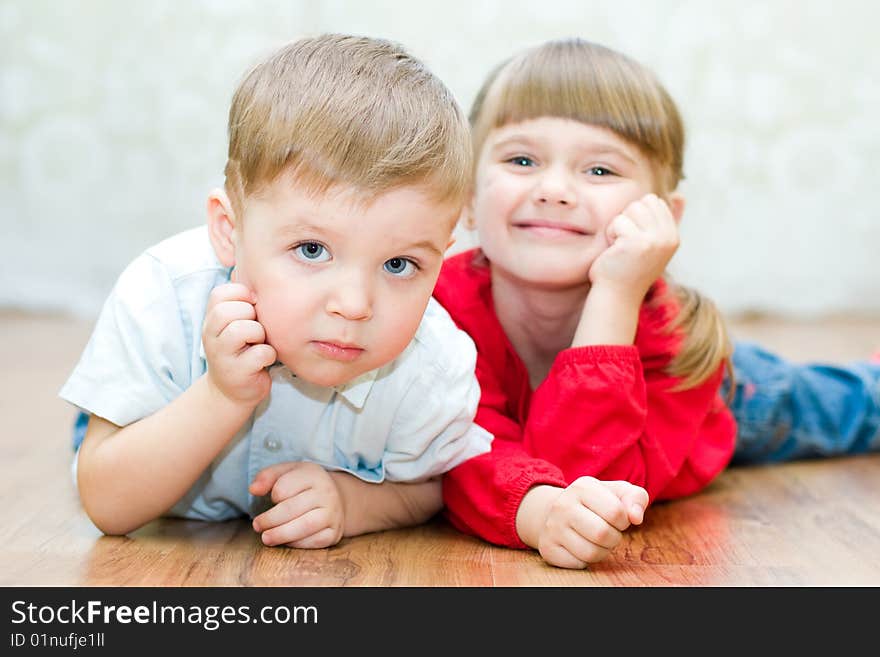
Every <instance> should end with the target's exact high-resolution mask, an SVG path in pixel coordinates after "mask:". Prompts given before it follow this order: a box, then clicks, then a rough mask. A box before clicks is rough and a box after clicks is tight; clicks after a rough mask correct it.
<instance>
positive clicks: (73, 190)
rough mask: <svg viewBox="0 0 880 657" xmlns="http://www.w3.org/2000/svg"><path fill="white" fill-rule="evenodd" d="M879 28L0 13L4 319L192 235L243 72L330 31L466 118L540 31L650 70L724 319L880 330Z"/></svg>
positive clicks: (73, 294) (688, 265)
mask: <svg viewBox="0 0 880 657" xmlns="http://www.w3.org/2000/svg"><path fill="white" fill-rule="evenodd" d="M878 25H880V4H878V3H875V2H872V1H870V0H864V1H859V0H835V2H828V1H827V0H797V1H796V0H763V1H760V0H741V1H734V0H722V1H712V2H708V1H705V0H668V1H663V2H660V1H658V2H648V1H641V2H640V1H637V0H615V1H614V2H608V1H607V0H605V1H603V2H597V1H593V0H571V1H563V0H541V1H540V2H535V1H534V0H530V1H528V2H519V1H514V0H442V1H437V0H432V1H429V2H391V1H385V2H369V1H366V2H358V1H356V0H336V1H330V2H320V3H319V2H305V1H303V0H300V1H291V0H264V1H262V2H253V1H250V2H248V1H245V0H210V1H209V0H203V1H201V2H196V1H192V0H163V1H151V2H147V1H143V2H135V1H122V0H120V1H113V0H82V1H78V2H75V1H73V0H68V1H63V0H57V1H52V0H0V307H4V306H5V307H24V308H33V309H49V310H63V311H69V312H74V313H77V314H79V315H83V316H94V315H95V314H96V313H97V311H98V310H99V308H100V305H101V303H102V301H103V299H104V297H105V296H106V294H107V293H108V292H109V290H110V287H111V286H112V284H113V282H114V280H115V278H116V276H117V275H118V274H119V272H120V271H121V270H122V268H123V267H124V266H125V265H126V263H128V262H129V261H130V260H131V259H132V258H133V257H135V256H136V255H137V254H138V253H140V252H141V251H142V250H143V249H144V248H146V247H148V246H149V245H151V244H153V243H155V242H157V241H159V240H160V239H162V238H164V237H166V236H168V235H170V234H171V233H174V232H176V231H178V230H182V229H185V228H188V227H190V226H193V225H196V224H199V223H201V222H202V221H203V204H204V199H205V196H206V194H207V192H208V191H209V190H210V188H211V187H212V186H214V185H217V184H220V183H221V182H222V169H223V165H224V162H225V148H226V143H225V139H226V133H225V130H226V124H225V122H226V113H227V109H228V103H229V99H230V97H231V94H232V90H233V88H234V86H235V84H236V82H237V81H238V79H239V77H240V76H241V74H242V73H243V71H244V70H245V68H247V67H248V66H249V65H250V64H251V63H252V62H253V61H255V60H256V59H257V58H258V57H260V56H262V55H263V54H265V53H266V52H268V51H269V50H271V49H272V48H274V47H276V46H278V45H280V44H281V43H283V42H285V41H288V40H291V39H294V38H297V37H300V36H306V35H313V34H317V33H320V32H325V31H334V32H352V33H357V34H367V35H372V36H381V37H385V38H389V39H393V40H396V41H399V42H401V43H403V44H404V45H405V46H407V48H408V49H409V50H410V51H411V52H412V53H413V54H415V55H416V56H418V57H420V58H421V59H423V60H424V61H425V62H426V63H427V64H428V65H429V66H430V67H431V68H432V69H433V70H434V71H435V72H436V73H437V74H438V75H440V77H441V78H443V79H444V80H445V81H446V82H447V84H448V85H449V86H450V87H451V88H452V90H453V92H454V93H455V94H456V96H457V97H458V99H459V101H460V102H461V103H462V105H463V106H464V107H465V108H467V107H468V106H469V104H470V102H471V100H472V98H473V95H474V94H475V93H476V90H477V88H478V87H479V85H480V82H481V80H482V78H483V76H484V75H485V74H486V73H487V72H488V71H489V69H490V68H491V67H492V66H494V65H495V64H496V63H497V62H499V61H500V60H501V59H503V58H505V57H507V56H508V55H510V54H512V53H513V52H515V51H518V50H520V49H521V48H523V47H526V46H529V45H533V44H537V43H539V42H541V41H543V40H546V39H549V38H557V37H564V36H581V37H584V38H588V39H591V40H594V41H598V42H600V43H603V44H606V45H609V46H611V47H613V48H616V49H618V50H622V51H624V52H626V53H628V54H630V55H632V56H634V57H636V58H637V59H639V60H641V61H643V62H645V63H648V64H649V65H650V66H651V67H652V68H653V69H654V70H655V71H656V72H657V73H658V75H659V76H660V78H661V80H663V82H664V83H665V84H666V86H667V87H668V89H669V90H670V92H671V93H672V95H673V96H674V97H675V98H676V99H677V101H678V102H679V105H680V107H681V110H682V113H683V115H684V117H685V121H686V122H687V126H688V130H689V139H690V142H689V146H688V150H687V157H686V174H687V180H686V181H685V183H684V187H683V189H684V191H685V192H686V194H687V196H688V199H689V205H688V211H687V213H686V215H685V219H684V222H683V225H682V239H683V242H682V247H681V249H680V251H679V253H678V254H677V255H676V256H675V258H674V260H673V263H672V267H671V269H672V272H673V274H675V275H676V277H677V278H678V279H679V280H682V281H684V282H687V283H689V284H692V285H694V286H696V287H698V288H700V289H701V290H702V291H703V292H706V293H707V294H710V295H711V296H713V297H714V298H715V299H716V301H717V302H718V303H719V305H720V306H721V307H722V309H724V310H726V311H727V312H729V313H732V314H733V313H739V312H742V311H767V312H776V313H779V314H782V315H788V316H797V317H810V316H818V315H823V314H827V313H851V314H863V315H872V316H877V315H880V198H878V194H877V188H878V186H880V185H878V183H880V46H878ZM472 243H473V241H472V240H471V239H470V237H469V236H468V235H466V234H462V236H461V239H460V242H459V246H460V247H464V246H468V245H471V244H472Z"/></svg>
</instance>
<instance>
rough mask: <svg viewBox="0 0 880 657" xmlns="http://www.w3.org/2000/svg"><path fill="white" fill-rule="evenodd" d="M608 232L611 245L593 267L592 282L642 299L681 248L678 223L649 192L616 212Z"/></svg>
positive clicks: (666, 206)
mask: <svg viewBox="0 0 880 657" xmlns="http://www.w3.org/2000/svg"><path fill="white" fill-rule="evenodd" d="M605 234H606V236H607V238H608V244H609V246H608V248H607V249H606V250H605V251H603V252H602V253H601V254H600V255H599V256H598V257H597V258H596V260H595V261H594V262H593V264H592V266H591V267H590V274H589V276H590V283H591V284H592V285H593V286H594V287H595V286H597V285H603V286H604V285H610V286H613V287H615V288H616V289H617V290H619V291H620V292H621V293H622V294H624V295H629V296H633V297H634V298H638V300H639V302H641V300H642V299H643V298H644V296H645V294H647V292H648V289H649V288H650V287H651V285H652V284H653V283H654V281H656V280H657V279H658V278H660V276H662V275H663V271H664V270H665V269H666V265H667V264H668V263H669V261H670V260H671V259H672V256H673V255H674V254H675V251H676V250H677V249H678V244H679V237H678V224H677V223H676V221H675V218H674V217H673V216H672V212H671V211H670V210H669V206H668V205H667V204H666V202H665V201H663V200H662V199H660V198H659V197H658V196H657V195H656V194H647V195H645V196H643V197H642V198H641V199H639V200H637V201H633V202H632V203H630V204H629V205H628V206H627V207H626V209H625V210H624V211H623V212H622V213H621V214H619V215H617V216H616V217H615V218H614V219H613V220H612V221H611V223H609V224H608V226H607V228H606V229H605Z"/></svg>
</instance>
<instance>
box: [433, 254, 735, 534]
mask: <svg viewBox="0 0 880 657" xmlns="http://www.w3.org/2000/svg"><path fill="white" fill-rule="evenodd" d="M477 253H478V251H477V250H472V251H467V252H465V253H460V254H458V255H456V256H453V257H451V258H449V259H447V260H446V262H445V263H444V265H443V269H442V270H441V272H440V278H439V280H438V282H437V286H436V288H435V290H434V296H435V297H436V299H437V300H438V301H439V302H440V303H441V304H442V305H443V306H444V307H445V308H446V309H447V310H448V311H449V313H450V315H452V318H453V319H454V320H455V322H456V323H457V324H458V326H459V327H460V328H461V329H463V330H464V331H466V332H467V333H468V334H469V335H470V336H471V338H472V339H473V340H474V343H475V344H476V346H477V378H478V379H479V382H480V387H481V398H480V405H479V408H478V410H477V416H476V420H475V421H476V422H477V424H479V425H480V426H482V427H484V428H485V429H487V430H488V431H490V432H491V433H492V434H494V436H495V439H494V440H493V441H492V450H491V451H490V452H488V453H486V454H483V455H480V456H477V457H474V458H472V459H469V460H468V461H465V462H464V463H462V464H461V465H459V466H458V467H456V468H454V469H453V470H452V471H451V472H448V473H447V474H446V475H445V476H444V477H443V498H444V502H445V505H446V514H447V516H448V517H449V519H450V521H451V522H452V523H453V525H455V526H456V527H457V528H458V529H460V530H461V531H463V532H466V533H469V534H475V535H477V536H479V537H481V538H483V539H485V540H487V541H490V542H492V543H496V544H499V545H506V546H509V547H519V548H524V547H526V545H525V544H524V543H523V542H522V541H521V540H520V538H519V536H518V534H517V533H516V512H517V509H518V508H519V505H520V502H521V501H522V498H523V496H524V495H525V494H526V492H527V491H528V490H529V489H530V488H531V487H532V486H535V485H538V484H552V485H554V486H560V487H565V486H567V485H568V484H569V483H571V482H572V481H574V480H575V479H577V478H578V477H581V476H584V475H590V476H593V477H597V478H599V479H606V480H611V479H624V480H626V481H630V482H632V483H634V484H638V485H640V486H643V487H644V488H645V489H646V490H647V491H648V495H649V496H650V499H651V501H654V500H658V499H668V498H675V497H681V496H684V495H689V494H691V493H694V492H696V491H698V490H700V489H701V488H703V487H704V486H706V485H707V484H708V483H709V482H710V481H712V479H713V478H714V477H715V476H716V475H717V474H718V473H719V472H721V471H722V470H723V469H724V468H725V467H726V465H727V464H728V462H729V461H730V458H731V456H732V455H733V448H734V439H735V434H736V424H735V421H734V419H733V415H732V414H731V412H730V411H729V409H728V408H727V407H726V406H725V405H724V402H723V400H722V399H721V396H720V395H719V388H720V385H721V379H722V376H723V368H722V367H719V369H718V371H717V373H715V374H714V375H713V376H711V377H710V378H709V379H708V380H706V381H705V382H703V383H702V384H701V385H699V386H697V387H695V388H691V389H688V390H684V391H680V392H672V391H670V387H671V386H673V385H674V384H675V383H676V382H677V379H675V378H673V377H671V376H669V375H668V374H666V372H665V371H664V368H665V367H666V366H667V365H668V363H669V361H670V359H671V358H672V356H673V355H674V354H675V353H676V350H677V349H678V347H679V344H680V342H681V338H680V336H676V335H675V334H671V333H670V332H669V331H668V330H667V329H666V327H667V325H668V322H669V320H670V319H671V318H672V317H674V316H675V313H676V310H677V308H676V306H675V305H674V302H673V300H672V299H671V297H666V296H665V292H666V284H665V283H664V282H663V281H662V280H660V281H658V282H657V283H655V285H654V286H653V287H652V288H651V291H650V292H649V294H648V296H647V298H646V300H645V303H644V304H643V306H642V309H641V312H640V315H639V324H638V330H637V333H636V338H635V344H634V345H593V346H586V347H573V348H570V349H565V350H563V351H561V352H560V353H559V354H558V355H557V356H556V360H555V361H554V362H553V366H552V367H551V369H550V373H549V374H548V375H547V378H546V379H545V380H544V381H543V382H542V383H541V384H540V385H539V386H538V387H537V389H535V390H532V389H531V385H530V383H529V375H528V371H527V370H526V366H525V364H524V363H523V361H522V359H520V357H519V356H518V355H517V353H516V352H515V351H514V349H513V346H512V345H511V344H510V341H509V340H508V338H507V335H506V334H505V333H504V329H503V328H502V327H501V324H500V323H499V322H498V319H497V317H496V316H495V311H494V304H493V302H492V287H491V280H490V272H489V267H488V265H485V264H475V261H474V257H475V255H476V254H477Z"/></svg>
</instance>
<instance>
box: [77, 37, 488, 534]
mask: <svg viewBox="0 0 880 657" xmlns="http://www.w3.org/2000/svg"><path fill="white" fill-rule="evenodd" d="M470 157H471V155H470V142H469V135H468V127H467V123H466V120H465V119H464V117H463V115H462V113H461V111H460V109H459V108H458V106H457V104H456V103H455V101H454V99H453V97H452V95H451V93H450V92H449V91H448V90H447V89H446V87H445V86H444V85H443V84H442V83H441V82H440V81H439V80H438V79H437V78H436V77H435V76H434V75H433V74H431V73H430V72H429V71H427V70H426V69H425V67H424V66H423V65H422V64H421V63H420V62H419V61H417V60H415V59H414V58H412V57H411V56H410V55H408V54H407V53H406V52H404V51H403V50H402V49H401V48H399V47H398V46H396V45H394V44H391V43H389V42H386V41H382V40H377V39H369V38H361V37H353V36H345V35H324V36H320V37H316V38H309V39H303V40H300V41H297V42H294V43H292V44H290V45H288V46H286V47H284V48H282V49H280V50H279V51H277V52H276V53H274V54H273V55H271V56H270V57H269V58H268V59H266V60H265V61H263V62H262V63H260V64H259V65H257V66H256V67H255V68H254V69H252V70H251V71H250V72H249V73H248V75H247V76H246V77H245V78H244V80H243V81H242V82H241V84H240V85H239V87H238V89H237V90H236V92H235V95H234V97H233V101H232V106H231V108H230V113H229V154H228V161H227V164H226V169H225V174H226V181H225V185H224V188H223V189H218V190H214V191H213V192H212V193H211V194H210V195H209V197H208V202H207V214H208V220H207V226H205V227H201V228H196V229H193V230H189V231H186V232H184V233H181V234H179V235H177V236H174V237H171V238H170V239H168V240H165V241H164V242H162V243H160V244H158V245H157V246H155V247H153V248H151V249H149V250H148V251H147V252H146V253H144V254H143V255H141V256H140V257H139V258H137V259H136V260H135V261H134V262H132V263H131V264H130V265H129V267H128V268H127V269H126V270H125V272H124V273H123V274H122V275H121V276H120V278H119V280H118V282H117V284H116V287H115V288H114V290H113V292H112V293H111V295H110V297H109V299H108V300H107V302H106V304H105V306H104V309H103V310H102V313H101V316H100V318H99V319H98V322H97V325H96V328H95V330H94V333H93V335H92V337H91V339H90V340H89V344H88V345H87V347H86V349H85V352H84V354H83V356H82V358H81V360H80V361H79V363H78V365H77V366H76V368H75V370H74V372H73V374H72V375H71V377H70V379H69V380H68V381H67V383H66V384H65V385H64V387H63V388H62V390H61V393H60V394H61V397H62V398H64V399H66V400H67V401H69V402H71V403H72V404H74V405H76V406H78V407H79V408H80V409H82V410H83V411H84V412H85V413H88V414H89V420H88V428H87V430H86V431H85V437H84V440H83V441H82V444H81V446H80V447H79V449H78V453H77V461H76V463H75V467H76V470H75V471H76V478H77V485H78V489H79V493H80V497H81V500H82V503H83V506H84V508H85V510H86V512H87V513H88V514H89V516H90V518H91V519H92V521H93V522H94V523H95V525H96V526H97V527H98V528H99V529H101V530H102V531H104V532H105V533H108V534H124V533H127V532H130V531H132V530H134V529H136V528H138V527H140V526H141V525H143V524H145V523H147V522H149V521H150V520H153V519H155V518H157V517H159V516H161V515H165V514H167V515H173V516H181V517H185V518H200V519H205V520H224V519H227V518H231V517H235V516H240V515H250V516H252V517H254V520H253V526H254V529H255V530H256V531H258V532H260V533H261V535H262V540H263V542H264V543H265V544H267V545H280V544H286V545H291V546H294V547H307V548H317V547H326V546H330V545H334V544H335V543H337V542H338V541H339V540H340V539H341V538H342V537H343V536H352V535H356V534H361V533H365V532H369V531H377V530H381V529H386V528H391V527H396V526H403V525H411V524H418V523H420V522H423V521H425V520H427V519H428V518H429V517H430V516H432V515H433V514H434V513H436V512H437V511H439V509H440V508H441V505H442V501H441V493H440V484H439V475H440V474H442V473H443V472H445V471H447V470H449V469H450V468H451V467H453V466H455V465H457V464H459V463H461V462H462V461H464V460H466V459H467V458H470V457H471V456H474V455H477V454H480V453H484V452H486V451H488V449H489V443H490V441H491V435H490V434H488V433H487V432H486V431H484V430H482V429H481V428H479V427H478V426H476V425H474V424H473V423H472V418H473V415H474V413H475V410H476V405H477V402H478V400H479V387H478V384H477V382H476V379H475V376H474V372H473V370H474V363H475V359H476V354H475V350H474V346H473V343H472V342H471V341H470V339H469V338H468V337H467V336H466V334H464V333H463V332H460V331H459V330H458V329H456V328H455V326H454V324H453V323H452V321H451V320H450V319H449V317H448V315H447V314H446V313H445V311H444V310H443V309H442V308H441V307H440V306H439V305H438V304H437V303H436V302H435V301H433V300H431V291H432V289H433V287H434V283H435V281H436V279H437V276H438V273H439V271H440V266H441V264H442V261H443V254H444V252H445V251H446V249H447V248H448V246H449V245H450V244H451V243H452V238H451V235H452V229H453V227H454V225H455V223H456V220H457V218H458V216H459V212H460V209H461V206H462V204H463V202H464V200H465V197H466V194H467V190H468V175H469V172H470ZM266 497H269V499H266ZM267 507H268V508H267Z"/></svg>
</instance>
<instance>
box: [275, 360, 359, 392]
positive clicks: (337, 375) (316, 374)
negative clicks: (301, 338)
mask: <svg viewBox="0 0 880 657" xmlns="http://www.w3.org/2000/svg"><path fill="white" fill-rule="evenodd" d="M282 364H284V366H285V367H287V369H288V370H290V372H291V373H293V374H294V375H296V378H298V379H302V380H303V381H306V382H308V383H311V384H312V385H316V386H321V387H322V388H333V387H335V386H341V385H345V384H346V383H348V382H349V381H352V380H353V379H356V378H357V377H359V376H360V375H361V374H364V373H365V372H366V370H363V369H362V368H356V367H346V368H340V367H332V366H331V367H315V366H310V365H303V364H298V365H297V366H295V367H291V366H290V365H288V364H287V363H284V361H282Z"/></svg>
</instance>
